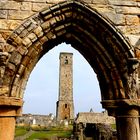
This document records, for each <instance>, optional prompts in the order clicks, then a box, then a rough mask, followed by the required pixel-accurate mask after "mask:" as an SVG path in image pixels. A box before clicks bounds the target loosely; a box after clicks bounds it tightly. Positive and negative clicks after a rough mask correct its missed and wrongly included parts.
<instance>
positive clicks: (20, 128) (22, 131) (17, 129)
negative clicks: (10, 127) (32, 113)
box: [15, 127, 28, 137]
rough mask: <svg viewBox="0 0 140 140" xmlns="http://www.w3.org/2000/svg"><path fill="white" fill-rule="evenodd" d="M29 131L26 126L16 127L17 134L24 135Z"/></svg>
mask: <svg viewBox="0 0 140 140" xmlns="http://www.w3.org/2000/svg"><path fill="white" fill-rule="evenodd" d="M26 133H28V130H27V129H26V128H24V127H16V132H15V136H16V137H17V136H23V135H25V134H26Z"/></svg>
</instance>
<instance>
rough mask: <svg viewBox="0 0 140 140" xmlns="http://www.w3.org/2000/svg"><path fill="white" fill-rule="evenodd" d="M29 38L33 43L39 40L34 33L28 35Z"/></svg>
mask: <svg viewBox="0 0 140 140" xmlns="http://www.w3.org/2000/svg"><path fill="white" fill-rule="evenodd" d="M28 38H29V39H30V40H31V41H32V42H35V41H36V40H37V36H36V35H35V34H34V33H31V34H29V35H28Z"/></svg>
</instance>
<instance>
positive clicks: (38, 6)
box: [32, 3, 50, 12]
mask: <svg viewBox="0 0 140 140" xmlns="http://www.w3.org/2000/svg"><path fill="white" fill-rule="evenodd" d="M49 6H50V5H48V4H46V3H33V6H32V11H35V12H37V11H40V10H42V9H43V8H44V7H45V8H46V7H49Z"/></svg>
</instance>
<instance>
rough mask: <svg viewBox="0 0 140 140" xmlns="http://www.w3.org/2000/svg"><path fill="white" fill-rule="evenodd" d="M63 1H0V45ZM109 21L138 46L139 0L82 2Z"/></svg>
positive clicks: (90, 0) (139, 33)
mask: <svg viewBox="0 0 140 140" xmlns="http://www.w3.org/2000/svg"><path fill="white" fill-rule="evenodd" d="M60 1H63V0H1V1H0V45H1V47H2V46H3V42H4V40H5V39H6V38H7V37H8V36H9V35H10V34H11V32H12V31H13V30H14V29H15V28H16V27H17V26H19V25H20V24H21V22H22V21H23V20H25V19H26V18H28V17H29V16H31V15H33V14H35V13H36V12H38V11H40V10H41V9H43V8H44V7H48V8H49V6H52V5H53V4H56V3H58V2H60ZM84 1H85V2H86V3H88V4H89V5H90V6H91V7H93V8H94V9H96V10H97V11H98V12H99V13H101V14H103V15H105V16H106V17H107V18H108V19H110V20H111V21H112V22H113V23H114V24H115V26H116V27H117V28H119V29H120V30H121V32H122V33H123V34H124V35H125V36H126V37H128V38H129V40H130V42H131V44H132V45H134V46H136V47H139V45H140V41H139V38H140V0H123V1H122V0H84Z"/></svg>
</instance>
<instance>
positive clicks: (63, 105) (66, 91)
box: [56, 52, 74, 121]
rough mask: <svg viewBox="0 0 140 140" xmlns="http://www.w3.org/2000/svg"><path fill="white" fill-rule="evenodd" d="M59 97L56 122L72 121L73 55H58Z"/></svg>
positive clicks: (64, 53)
mask: <svg viewBox="0 0 140 140" xmlns="http://www.w3.org/2000/svg"><path fill="white" fill-rule="evenodd" d="M59 59H60V65H59V97H58V101H57V112H56V117H57V120H58V121H60V120H68V121H70V120H73V119H74V103H73V54H72V53H66V52H63V53H60V57H59Z"/></svg>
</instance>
